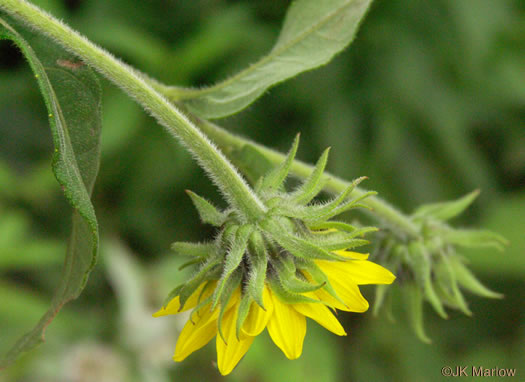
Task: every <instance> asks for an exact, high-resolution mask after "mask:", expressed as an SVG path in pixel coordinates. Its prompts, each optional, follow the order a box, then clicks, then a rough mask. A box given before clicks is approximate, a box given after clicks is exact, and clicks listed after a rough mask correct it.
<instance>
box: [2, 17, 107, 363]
mask: <svg viewBox="0 0 525 382" xmlns="http://www.w3.org/2000/svg"><path fill="white" fill-rule="evenodd" d="M0 16H2V17H1V18H0V39H8V40H12V41H13V42H14V43H15V44H16V45H17V47H18V48H19V49H20V50H21V51H22V53H23V54H24V56H25V58H26V59H27V61H28V62H29V65H30V66H31V69H32V71H33V73H34V74H35V77H36V79H37V81H38V85H39V87H40V91H41V93H42V96H43V97H44V101H45V104H46V107H47V110H48V113H49V124H50V127H51V133H52V136H53V143H54V146H55V152H54V154H53V163H52V167H53V172H54V174H55V177H56V179H57V181H58V183H59V184H60V186H61V187H62V189H63V191H64V194H65V196H66V198H67V200H68V202H69V203H70V204H71V206H72V207H73V222H72V228H71V229H72V232H71V237H70V239H69V242H68V247H67V251H66V258H65V262H64V268H63V272H62V278H61V280H60V283H59V285H58V288H57V290H56V292H55V295H54V296H53V299H52V301H51V305H50V307H49V310H48V311H47V312H46V313H45V314H44V315H43V316H42V318H41V319H40V321H39V322H38V323H37V324H36V326H35V327H34V328H33V329H32V330H30V331H29V332H27V333H26V334H25V335H24V336H22V337H21V338H20V339H19V340H18V342H17V343H16V344H14V346H13V347H12V348H11V350H10V351H9V352H8V353H7V354H6V355H4V356H2V358H1V359H0V369H3V368H5V367H7V366H9V365H10V364H12V363H13V362H14V361H16V359H17V358H18V357H19V356H20V355H21V354H23V353H25V352H27V351H29V350H31V349H33V348H34V347H35V346H37V345H38V344H40V343H41V342H42V341H43V338H44V332H45V329H46V327H47V326H48V325H49V324H50V323H51V321H52V320H53V318H54V317H55V316H56V315H57V313H58V312H59V311H60V309H61V308H62V306H63V305H64V304H65V303H67V302H68V301H70V300H72V299H75V298H77V297H78V296H79V294H80V293H81V291H82V289H83V288H84V286H85V284H86V282H87V278H88V275H89V273H90V271H91V269H92V268H93V266H94V265H95V262H96V258H97V252H98V241H99V237H98V224H97V220H96V217H95V211H94V208H93V205H92V204H91V200H90V195H91V191H92V189H93V184H94V182H95V178H96V176H97V172H98V167H99V157H100V146H99V141H100V130H101V112H100V106H101V89H100V85H99V82H98V80H97V78H96V76H95V75H94V74H93V72H92V71H91V70H90V69H89V68H88V67H87V66H86V65H84V64H83V63H82V62H81V61H79V60H78V59H77V58H75V57H74V56H72V55H71V54H69V53H67V52H66V51H64V50H63V49H62V48H60V47H58V46H57V45H56V44H54V43H53V42H52V41H51V40H48V39H47V38H45V37H43V36H41V35H38V34H36V33H35V32H33V31H31V30H29V29H28V28H26V27H24V26H22V25H21V24H19V23H18V22H16V21H14V20H12V19H11V18H9V17H7V16H5V15H4V14H2V13H0ZM20 255H21V256H22V255H23V254H20Z"/></svg>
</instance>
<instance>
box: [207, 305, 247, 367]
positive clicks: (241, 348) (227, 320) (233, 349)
mask: <svg viewBox="0 0 525 382" xmlns="http://www.w3.org/2000/svg"><path fill="white" fill-rule="evenodd" d="M238 302H239V300H238V299H237V304H236V306H235V307H234V308H233V309H230V310H228V311H227V312H226V313H225V314H224V316H223V318H222V334H223V335H224V338H225V340H226V342H224V340H223V339H222V337H221V336H219V335H218V336H217V339H216V346H217V366H218V367H219V371H220V373H221V374H222V375H227V374H230V372H231V371H232V370H233V369H234V368H235V366H237V363H239V361H240V360H241V358H242V357H243V356H244V355H245V354H246V352H247V351H248V349H249V348H250V346H251V344H252V342H253V339H254V337H251V336H245V337H243V338H241V339H240V340H238V339H237V331H236V327H237V314H238V311H239V304H238Z"/></svg>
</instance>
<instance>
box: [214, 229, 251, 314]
mask: <svg viewBox="0 0 525 382" xmlns="http://www.w3.org/2000/svg"><path fill="white" fill-rule="evenodd" d="M253 229H254V227H253V226H251V225H243V226H241V227H239V228H238V229H237V231H236V233H235V238H234V239H233V242H232V243H231V247H230V250H229V251H228V253H227V254H226V257H225V259H224V265H223V272H222V276H221V279H220V280H219V282H218V284H217V288H216V289H215V293H214V295H213V305H212V309H215V307H216V306H217V303H218V302H219V299H220V297H221V294H222V292H223V290H224V288H225V286H226V285H227V282H228V279H229V278H230V276H231V275H232V273H233V272H234V271H235V270H236V269H237V267H238V266H239V264H240V263H241V261H242V259H243V256H244V254H245V252H246V248H247V246H248V239H249V237H250V235H251V233H252V232H253Z"/></svg>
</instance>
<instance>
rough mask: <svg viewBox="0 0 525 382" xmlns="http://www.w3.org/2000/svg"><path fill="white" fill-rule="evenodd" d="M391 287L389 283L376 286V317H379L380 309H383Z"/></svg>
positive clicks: (374, 313) (374, 311) (374, 310)
mask: <svg viewBox="0 0 525 382" xmlns="http://www.w3.org/2000/svg"><path fill="white" fill-rule="evenodd" d="M389 289H390V288H388V285H385V284H383V285H378V286H376V293H375V299H374V306H373V308H372V314H373V315H374V317H377V315H378V313H379V311H380V310H381V307H382V306H383V303H384V301H385V297H386V295H387V293H388V291H389Z"/></svg>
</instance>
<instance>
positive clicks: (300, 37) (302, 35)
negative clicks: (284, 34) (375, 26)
mask: <svg viewBox="0 0 525 382" xmlns="http://www.w3.org/2000/svg"><path fill="white" fill-rule="evenodd" d="M358 1H360V0H358ZM354 2H355V0H348V1H347V2H345V3H344V4H343V5H341V6H340V7H339V8H337V9H335V10H334V11H332V12H331V13H328V14H327V15H326V16H325V17H324V18H323V19H321V20H320V21H319V22H318V23H316V24H314V25H312V26H311V27H310V28H307V29H305V30H304V31H303V32H302V33H300V34H299V35H298V36H297V37H296V38H294V39H291V40H290V41H289V43H287V44H284V45H283V46H282V48H279V49H272V50H271V51H270V54H268V55H267V56H264V57H263V58H262V59H260V60H259V61H257V62H256V63H255V64H252V65H251V66H250V67H248V68H246V69H244V70H242V71H240V72H239V73H237V74H236V75H234V76H232V77H230V78H228V79H226V80H224V81H222V82H220V83H219V84H217V85H213V86H210V87H208V88H203V89H191V88H190V89H187V90H188V93H193V94H190V95H189V96H188V97H181V98H179V100H181V101H184V100H191V99H195V98H197V97H200V96H203V95H207V94H209V93H212V92H214V91H217V90H221V89H222V88H225V87H227V86H228V85H230V84H231V83H232V82H235V81H237V80H238V79H239V78H242V77H244V76H246V74H247V73H250V72H252V71H255V70H257V69H258V68H260V67H261V66H263V65H264V64H266V63H267V62H268V61H270V60H272V59H274V58H275V57H278V56H280V55H281V54H283V53H284V52H286V51H287V50H288V49H291V48H292V47H294V46H295V45H297V44H299V43H300V42H301V41H302V40H303V39H305V38H306V37H307V36H308V35H310V34H312V33H314V32H315V31H317V30H319V29H321V28H322V27H323V26H324V25H325V24H326V23H327V22H328V21H330V20H331V19H332V18H334V17H336V16H337V15H339V13H340V12H341V11H343V10H344V9H345V8H347V7H348V6H350V5H351V3H354ZM278 39H279V38H278ZM179 90H180V88H179ZM252 92H253V91H250V93H252ZM238 95H239V94H238V93H237V94H236V97H238ZM231 99H235V98H230V99H228V100H224V99H223V100H220V101H216V102H221V103H227V102H230V100H231Z"/></svg>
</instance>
